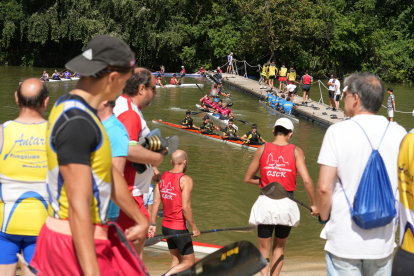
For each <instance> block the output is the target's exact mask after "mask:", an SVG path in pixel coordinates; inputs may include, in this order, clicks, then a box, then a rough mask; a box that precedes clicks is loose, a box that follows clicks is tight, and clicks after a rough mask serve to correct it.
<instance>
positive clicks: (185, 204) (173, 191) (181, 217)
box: [149, 150, 200, 276]
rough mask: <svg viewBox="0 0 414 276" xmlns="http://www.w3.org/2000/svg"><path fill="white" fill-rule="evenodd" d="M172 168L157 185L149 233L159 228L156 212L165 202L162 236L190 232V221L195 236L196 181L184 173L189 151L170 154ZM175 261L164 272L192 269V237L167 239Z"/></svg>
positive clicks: (196, 231)
mask: <svg viewBox="0 0 414 276" xmlns="http://www.w3.org/2000/svg"><path fill="white" fill-rule="evenodd" d="M171 165H173V169H172V170H170V171H166V172H164V173H163V175H162V178H161V182H160V183H159V184H158V185H157V186H156V187H155V188H154V205H153V209H152V213H151V226H150V229H149V236H150V237H153V236H154V234H155V232H156V229H157V213H158V208H159V206H160V202H162V206H163V210H164V217H163V219H162V234H163V235H179V234H184V233H188V229H187V222H188V224H189V225H190V226H191V229H192V230H193V237H198V236H199V235H200V231H199V230H198V229H197V226H196V224H195V222H194V218H193V211H192V209H191V191H192V190H193V180H192V179H191V177H189V176H188V175H185V172H186V170H187V165H188V158H187V153H185V152H184V151H182V150H176V151H175V152H174V153H173V154H172V156H171ZM167 244H168V249H169V250H170V254H171V258H172V262H171V265H170V269H169V270H168V271H167V273H165V274H164V275H166V276H168V275H172V274H175V273H177V272H180V271H183V270H185V269H187V268H190V267H191V266H192V265H193V264H194V262H195V257H194V248H193V242H192V240H191V237H190V236H185V237H176V238H171V239H168V240H167Z"/></svg>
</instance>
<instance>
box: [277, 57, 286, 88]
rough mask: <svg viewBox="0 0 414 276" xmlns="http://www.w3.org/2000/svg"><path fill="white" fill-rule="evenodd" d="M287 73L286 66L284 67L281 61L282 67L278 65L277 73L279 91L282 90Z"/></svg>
mask: <svg viewBox="0 0 414 276" xmlns="http://www.w3.org/2000/svg"><path fill="white" fill-rule="evenodd" d="M286 75H287V68H286V67H285V64H284V63H282V67H280V73H279V91H282V84H283V85H284V86H286V81H287V78H286Z"/></svg>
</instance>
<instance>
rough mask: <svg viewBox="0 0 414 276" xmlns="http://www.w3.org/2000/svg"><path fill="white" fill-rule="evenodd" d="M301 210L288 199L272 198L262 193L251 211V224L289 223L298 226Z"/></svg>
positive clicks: (288, 224)
mask: <svg viewBox="0 0 414 276" xmlns="http://www.w3.org/2000/svg"><path fill="white" fill-rule="evenodd" d="M299 220H300V212H299V208H298V205H297V204H296V203H295V202H294V201H292V200H290V199H288V198H283V199H278V200H276V199H271V198H269V197H267V196H265V195H260V196H259V197H258V198H257V200H256V202H255V203H254V205H253V207H252V211H251V212H250V219H249V224H250V225H259V224H265V225H287V226H294V227H296V226H298V225H299Z"/></svg>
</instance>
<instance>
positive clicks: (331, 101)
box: [327, 73, 335, 109]
mask: <svg viewBox="0 0 414 276" xmlns="http://www.w3.org/2000/svg"><path fill="white" fill-rule="evenodd" d="M328 93H329V108H327V109H332V108H335V101H334V98H335V78H334V74H333V73H332V74H331V78H330V79H329V81H328Z"/></svg>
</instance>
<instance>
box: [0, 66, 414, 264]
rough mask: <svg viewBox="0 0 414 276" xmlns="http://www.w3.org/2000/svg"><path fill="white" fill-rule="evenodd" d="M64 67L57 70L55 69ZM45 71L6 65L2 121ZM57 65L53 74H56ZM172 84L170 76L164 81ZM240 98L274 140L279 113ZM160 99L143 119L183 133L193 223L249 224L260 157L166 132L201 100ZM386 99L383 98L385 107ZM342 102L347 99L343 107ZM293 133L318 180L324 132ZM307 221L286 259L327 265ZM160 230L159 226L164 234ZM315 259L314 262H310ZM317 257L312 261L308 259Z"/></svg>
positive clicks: (405, 99)
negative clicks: (23, 89) (28, 83)
mask: <svg viewBox="0 0 414 276" xmlns="http://www.w3.org/2000/svg"><path fill="white" fill-rule="evenodd" d="M57 69H58V70H59V68H57ZM42 70H43V68H24V67H0V85H1V87H0V105H1V109H0V110H1V111H0V122H4V121H7V120H10V119H13V118H14V117H16V116H17V115H18V108H17V107H16V105H15V103H14V91H16V89H17V86H18V83H19V81H21V80H23V79H25V78H28V77H40V76H41V74H42ZM52 70H54V68H50V69H48V71H49V72H52ZM166 82H167V83H169V78H166ZM184 82H185V83H194V82H196V83H205V85H204V87H203V88H202V89H203V91H204V93H207V92H208V91H209V90H210V85H211V84H210V83H209V82H208V81H206V80H204V79H200V78H190V77H186V79H185V80H184ZM74 85H75V82H62V83H49V84H48V86H49V89H50V102H49V103H50V104H49V108H48V110H47V113H46V114H45V117H47V115H48V112H49V111H50V109H51V107H52V104H53V103H54V102H55V101H56V100H57V99H58V97H60V96H61V95H63V94H64V93H67V92H69V91H70V90H71V89H73V87H74ZM389 86H393V88H394V91H395V93H394V94H395V98H396V108H397V110H403V111H412V109H413V106H412V99H411V93H412V92H411V90H412V87H411V86H409V85H402V84H386V85H385V87H389ZM226 90H227V91H229V92H230V93H231V94H232V95H233V97H234V100H233V101H230V100H229V99H225V100H226V101H227V102H233V103H234V105H233V106H232V107H231V109H232V111H233V112H234V114H237V117H239V118H240V119H243V120H246V121H249V122H251V123H256V124H257V125H258V132H259V133H261V134H262V136H263V137H264V138H265V139H266V141H272V140H273V139H272V138H273V136H272V126H273V124H274V122H275V120H276V119H277V117H276V115H272V114H269V113H268V111H267V110H266V109H265V108H264V107H263V106H261V105H260V104H259V103H258V102H257V98H254V97H252V96H250V95H247V94H243V93H241V92H238V91H233V90H231V89H229V88H226ZM322 91H323V99H324V101H325V103H328V102H329V99H328V93H327V91H325V90H322ZM157 92H158V96H157V97H156V98H155V99H154V101H153V103H152V105H151V106H150V107H148V108H147V109H146V110H144V112H143V113H144V116H145V119H146V120H147V122H148V124H149V127H150V128H151V129H153V128H156V127H157V128H159V129H160V130H161V132H162V134H163V136H170V135H179V136H180V148H181V149H183V150H185V151H186V152H187V153H188V156H189V166H188V171H187V174H188V175H189V176H191V177H192V178H193V180H194V191H193V194H192V207H193V211H194V218H195V222H196V224H197V226H198V228H199V229H200V230H208V229H213V228H225V227H239V226H247V224H248V219H249V215H250V209H251V207H252V205H253V203H254V202H255V200H256V198H257V196H258V195H259V187H256V186H252V185H248V184H245V183H244V182H243V179H244V174H245V172H246V170H247V168H248V166H249V164H250V162H251V160H252V158H253V155H254V152H251V151H247V150H241V149H237V148H234V147H232V146H227V145H225V144H223V143H218V142H215V141H211V140H206V139H200V138H199V137H196V136H194V135H191V134H187V133H182V132H180V131H178V130H174V129H169V128H165V127H164V126H162V125H154V124H152V123H151V120H152V119H162V120H164V121H168V122H172V123H177V122H179V121H181V120H182V119H183V118H184V117H185V110H187V109H190V110H192V111H197V110H196V107H195V104H196V103H198V100H199V99H200V98H201V97H202V93H201V91H200V90H199V89H198V88H197V87H185V88H173V89H168V88H162V89H157ZM310 97H311V98H312V99H319V98H320V94H319V89H318V87H317V86H316V85H313V86H312V89H311V94H310ZM387 97H388V95H386V97H385V98H384V105H386V100H387ZM342 106H343V102H341V107H342ZM380 114H381V115H386V109H385V108H382V109H381V110H380ZM202 116H203V114H198V115H194V116H192V117H193V119H194V124H195V125H200V124H201V123H202V120H201V118H202ZM395 120H396V121H397V122H398V123H400V124H401V125H402V126H404V127H405V128H406V129H407V130H410V129H411V128H412V127H413V117H412V115H411V114H399V113H397V114H396V117H395ZM237 125H238V127H239V135H240V136H241V135H242V134H244V133H246V132H247V131H249V130H250V125H244V124H242V123H240V122H238V123H237ZM294 125H295V132H294V135H293V137H292V141H291V142H292V143H294V144H295V145H297V146H298V147H300V148H301V149H303V151H304V154H305V157H306V164H307V167H308V170H309V173H310V175H311V177H312V179H313V181H314V182H315V185H316V181H317V177H318V173H319V166H318V164H317V163H316V161H317V157H318V154H319V150H320V147H321V144H322V139H323V136H324V134H325V131H326V129H325V128H322V127H321V126H318V125H313V124H312V123H309V122H305V121H303V120H302V119H300V121H299V123H295V124H294ZM170 168H171V165H170V163H169V157H168V156H167V157H166V158H165V159H164V162H163V163H162V165H161V166H160V167H159V169H160V171H161V172H162V171H165V170H169V169H170ZM295 197H297V198H298V199H299V200H301V201H303V202H304V203H306V204H308V205H309V200H308V198H307V195H306V193H305V190H304V187H303V183H302V180H301V179H300V177H298V188H297V191H296V192H295ZM300 212H301V222H300V224H299V226H298V227H297V228H294V229H293V230H292V232H291V235H290V238H289V240H288V245H287V248H286V257H288V258H289V257H292V256H295V257H306V258H307V260H308V261H311V260H312V258H313V259H317V260H319V261H323V256H324V250H323V248H324V240H322V239H320V238H319V234H320V231H321V229H322V226H321V225H320V224H319V223H318V221H317V219H315V218H313V217H312V216H311V215H310V214H309V212H308V211H307V210H306V209H303V208H300ZM158 230H160V229H158ZM196 240H197V241H199V242H205V243H212V244H218V245H226V244H229V243H231V242H234V241H237V240H249V241H251V242H253V243H255V244H257V241H256V233H255V231H254V232H251V233H247V234H246V233H236V232H221V233H214V234H205V235H201V236H200V237H198V238H197V239H196ZM309 256H312V257H309ZM309 258H311V259H309Z"/></svg>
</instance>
